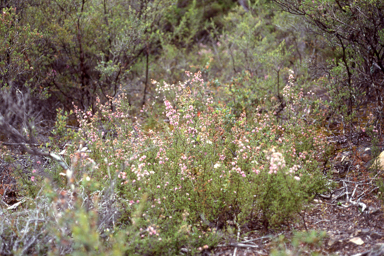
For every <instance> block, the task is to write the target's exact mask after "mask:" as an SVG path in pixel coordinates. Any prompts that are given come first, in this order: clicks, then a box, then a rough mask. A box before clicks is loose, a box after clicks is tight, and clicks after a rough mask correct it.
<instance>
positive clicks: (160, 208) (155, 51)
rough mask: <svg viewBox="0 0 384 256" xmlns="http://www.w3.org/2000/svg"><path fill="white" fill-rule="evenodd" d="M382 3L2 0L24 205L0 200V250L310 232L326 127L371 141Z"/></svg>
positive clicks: (10, 147) (6, 86)
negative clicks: (364, 116) (309, 212)
mask: <svg viewBox="0 0 384 256" xmlns="http://www.w3.org/2000/svg"><path fill="white" fill-rule="evenodd" d="M276 3H277V4H276ZM382 5H383V4H382V3H381V2H380V1H372V0H370V1H368V0H367V1H358V2H357V1H333V0H332V1H295V0H292V1H291V0H290V1H278V0H275V1H268V0H255V1H238V2H237V1H229V0H225V1H224V0H223V1H198V0H195V1H183V0H178V1H176V0H141V1H120V0H57V1H47V0H27V1H16V0H13V1H2V2H1V9H2V14H1V15H2V16H1V18H0V35H1V38H0V92H1V95H0V96H1V97H0V141H1V142H2V144H3V148H1V149H0V154H1V157H2V161H3V160H4V162H6V163H7V164H6V165H7V168H8V169H12V170H13V177H14V179H15V180H16V181H17V183H18V193H19V194H20V197H22V198H23V199H22V200H21V199H20V200H19V202H18V203H16V204H13V205H1V208H0V215H1V218H0V245H1V246H0V254H1V255H14V254H20V255H24V254H51V255H56V254H58V255H62V254H65V255H67V254H71V255H94V254H96V253H97V254H105V255H178V254H182V253H184V254H188V255H193V254H198V253H200V252H202V251H205V250H210V249H212V248H213V247H214V246H215V245H217V244H218V243H219V242H220V241H221V240H222V239H224V238H227V237H228V236H231V234H233V233H234V231H233V230H235V229H240V227H241V226H242V225H244V224H247V223H256V224H257V225H259V226H261V227H262V228H263V229H264V230H265V231H268V230H270V229H274V230H277V229H283V228H286V227H294V226H295V225H296V224H298V225H302V226H303V227H304V229H306V228H307V227H306V224H305V219H304V216H303V215H302V213H303V211H304V210H306V209H308V207H309V204H308V203H309V202H310V201H311V200H312V199H313V197H314V196H315V195H317V194H320V193H322V192H323V191H325V190H327V189H329V188H330V187H331V186H332V182H330V181H329V180H328V177H327V174H326V172H325V169H324V168H325V166H326V164H327V161H328V157H329V154H330V153H331V152H332V148H331V147H330V145H329V143H328V142H327V140H326V136H327V132H329V131H326V130H325V128H324V127H325V125H326V124H328V125H329V120H335V119H337V118H341V120H342V122H348V125H349V128H350V130H353V129H358V130H364V131H365V129H366V130H367V132H368V131H369V132H371V133H372V134H374V135H373V137H374V136H376V134H378V133H381V126H380V125H381V124H380V120H381V119H380V117H381V115H382V83H383V82H382V79H383V74H384V72H383V70H384V67H383V65H384V64H383V56H384V55H383V54H384V53H383V45H384V36H383V35H384V34H383V31H384V30H383V29H384V28H383V27H382V25H383V24H384V22H383V15H382V13H381V12H382V11H381V10H382V9H383V8H382V7H383V6H382ZM281 7H282V8H281ZM287 11H288V12H287ZM369 99H371V100H372V99H374V100H375V102H376V103H377V109H376V111H375V112H374V113H373V114H372V116H371V117H370V119H369V120H368V121H367V122H365V127H362V126H357V125H356V124H355V123H354V122H355V119H354V111H355V110H356V109H357V107H360V106H361V105H362V104H365V103H367V100H369ZM343 124H344V123H343ZM343 132H344V131H343ZM25 153H27V154H28V155H24V154H25ZM1 185H2V186H3V184H1ZM1 189H3V187H1ZM0 191H1V190H0ZM4 204H5V203H4ZM294 224H295V225H294ZM321 236H322V237H323V236H324V235H323V234H321ZM298 241H304V242H303V243H305V244H318V243H319V240H318V239H317V238H316V233H311V234H309V235H308V236H307V237H306V235H302V234H299V233H298V234H297V235H296V236H295V238H294V241H293V243H295V244H294V246H295V250H296V251H297V252H299V251H300V250H301V249H300V248H299V246H298V245H297V244H299V243H300V242H298ZM277 249H281V248H279V247H278V246H277ZM274 253H276V255H277V253H280V252H279V251H277V250H275V251H274ZM279 255H280V254H279Z"/></svg>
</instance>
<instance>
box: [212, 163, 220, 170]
mask: <svg viewBox="0 0 384 256" xmlns="http://www.w3.org/2000/svg"><path fill="white" fill-rule="evenodd" d="M220 166H221V164H220V163H219V162H217V163H216V164H215V165H214V166H213V168H215V169H217V168H219V167H220Z"/></svg>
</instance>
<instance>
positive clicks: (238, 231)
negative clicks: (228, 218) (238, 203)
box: [233, 215, 240, 256]
mask: <svg viewBox="0 0 384 256" xmlns="http://www.w3.org/2000/svg"><path fill="white" fill-rule="evenodd" d="M234 221H235V224H236V226H237V242H239V239H240V225H239V223H237V222H236V215H235V218H234ZM236 252H237V246H236V248H235V250H234V252H233V256H236Z"/></svg>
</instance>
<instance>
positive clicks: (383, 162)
mask: <svg viewBox="0 0 384 256" xmlns="http://www.w3.org/2000/svg"><path fill="white" fill-rule="evenodd" d="M371 168H378V169H381V170H384V151H383V152H381V153H380V155H379V156H378V157H377V158H376V159H375V161H373V164H372V166H371Z"/></svg>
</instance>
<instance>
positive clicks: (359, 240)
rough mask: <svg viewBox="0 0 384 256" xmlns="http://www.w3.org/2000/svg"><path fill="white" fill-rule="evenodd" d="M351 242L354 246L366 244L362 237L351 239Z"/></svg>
mask: <svg viewBox="0 0 384 256" xmlns="http://www.w3.org/2000/svg"><path fill="white" fill-rule="evenodd" d="M349 242H351V243H354V244H356V245H362V244H364V241H363V239H361V238H360V237H354V238H351V239H349Z"/></svg>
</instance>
